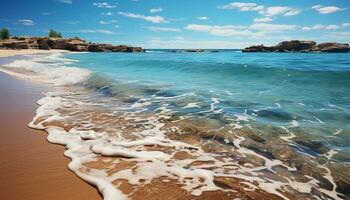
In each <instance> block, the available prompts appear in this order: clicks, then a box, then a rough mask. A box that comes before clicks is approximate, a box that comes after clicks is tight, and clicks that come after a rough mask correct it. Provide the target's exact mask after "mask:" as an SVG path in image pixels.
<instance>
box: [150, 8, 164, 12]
mask: <svg viewBox="0 0 350 200" xmlns="http://www.w3.org/2000/svg"><path fill="white" fill-rule="evenodd" d="M162 11H163V8H161V7H159V8H152V9H150V10H149V12H150V13H157V12H162Z"/></svg>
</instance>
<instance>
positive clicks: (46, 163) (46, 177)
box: [0, 51, 101, 200]
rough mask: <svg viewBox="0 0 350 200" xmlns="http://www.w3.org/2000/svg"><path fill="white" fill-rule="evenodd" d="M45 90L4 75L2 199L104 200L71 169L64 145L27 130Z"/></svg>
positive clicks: (0, 77)
mask: <svg viewBox="0 0 350 200" xmlns="http://www.w3.org/2000/svg"><path fill="white" fill-rule="evenodd" d="M20 52H21V53H22V52H25V54H27V53H28V51H20ZM14 53H17V52H14ZM0 54H1V55H3V54H2V51H1V53H0ZM45 90H47V88H44V87H42V86H39V85H35V84H33V83H28V82H26V81H23V80H18V79H16V78H13V77H11V76H9V75H7V74H4V73H2V72H0V111H1V112H0V113H1V114H0V199H1V200H17V199H26V200H40V199H50V200H56V199H57V200H58V199H65V200H78V199H84V200H96V199H101V196H100V195H99V194H98V192H97V190H96V189H95V188H94V187H92V186H90V185H88V184H87V183H85V182H83V181H82V180H80V179H79V178H78V177H76V176H75V175H74V173H72V172H71V171H69V170H68V169H67V165H68V162H69V159H68V158H65V157H64V156H63V151H64V147H63V146H59V145H53V144H49V143H48V142H47V141H46V136H47V135H46V133H45V132H43V131H36V130H32V129H30V128H28V127H27V124H28V122H29V121H31V120H32V117H33V115H34V112H35V109H36V107H37V106H36V101H37V100H38V99H39V98H40V96H41V93H42V92H43V91H45Z"/></svg>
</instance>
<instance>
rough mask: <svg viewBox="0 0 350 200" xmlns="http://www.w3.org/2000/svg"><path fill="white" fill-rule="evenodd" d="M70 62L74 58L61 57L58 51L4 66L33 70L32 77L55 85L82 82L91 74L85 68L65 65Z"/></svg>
mask: <svg viewBox="0 0 350 200" xmlns="http://www.w3.org/2000/svg"><path fill="white" fill-rule="evenodd" d="M50 62H52V63H50ZM72 62H74V60H71V59H67V58H63V57H62V54H60V53H54V54H51V55H48V56H45V57H35V58H32V59H29V60H15V61H13V62H12V63H9V64H7V65H5V67H8V68H21V69H25V70H27V71H30V72H34V75H35V76H33V77H32V78H33V79H35V80H38V81H43V82H46V83H51V84H53V85H55V86H66V85H74V84H77V83H80V82H83V81H85V80H86V79H87V78H88V77H89V76H90V74H91V72H90V71H89V70H86V69H82V68H78V67H70V66H66V64H71V63H72Z"/></svg>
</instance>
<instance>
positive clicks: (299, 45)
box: [242, 40, 350, 53]
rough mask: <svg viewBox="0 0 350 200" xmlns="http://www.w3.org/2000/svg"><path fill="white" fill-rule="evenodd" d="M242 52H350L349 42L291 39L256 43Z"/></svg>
mask: <svg viewBox="0 0 350 200" xmlns="http://www.w3.org/2000/svg"><path fill="white" fill-rule="evenodd" d="M242 52H302V53H309V52H327V53H347V52H350V46H349V44H341V43H336V42H325V43H320V44H317V43H316V42H315V41H303V40H291V41H283V42H280V43H278V44H277V45H275V46H264V45H263V44H261V45H254V46H250V47H247V48H244V49H242Z"/></svg>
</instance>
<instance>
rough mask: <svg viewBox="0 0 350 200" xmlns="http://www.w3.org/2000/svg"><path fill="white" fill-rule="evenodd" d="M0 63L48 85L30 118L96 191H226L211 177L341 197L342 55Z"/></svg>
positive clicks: (149, 55)
mask: <svg viewBox="0 0 350 200" xmlns="http://www.w3.org/2000/svg"><path fill="white" fill-rule="evenodd" d="M6 66H7V68H6V69H12V68H14V67H15V68H24V69H26V70H28V71H31V72H34V73H35V76H33V74H30V76H29V78H33V79H36V80H40V81H44V82H46V83H49V84H53V85H55V86H57V91H56V92H54V93H48V94H47V95H46V97H44V98H43V99H41V100H40V101H39V104H40V105H41V107H40V108H39V109H38V111H37V115H36V118H34V120H33V122H32V123H31V124H30V125H31V126H32V127H33V128H41V129H46V130H47V131H48V132H49V141H51V142H54V143H62V144H65V145H67V147H68V149H69V150H68V151H67V152H66V155H68V156H69V157H71V158H72V159H73V164H71V165H70V169H71V170H73V171H74V172H75V173H77V175H78V176H80V177H81V178H83V179H84V180H86V181H88V182H91V183H93V184H96V185H98V187H101V188H104V189H102V191H101V188H99V189H100V191H101V193H102V194H103V195H104V197H105V198H106V199H109V198H114V197H116V196H117V197H118V198H136V197H135V196H137V194H138V193H137V191H138V190H137V188H136V189H135V188H134V190H132V192H129V193H127V192H125V191H123V189H121V188H122V187H121V185H120V184H121V183H119V182H118V184H116V181H118V180H127V182H128V184H131V185H132V186H137V185H147V184H152V183H153V182H152V181H154V180H156V179H158V178H161V177H167V178H169V179H170V180H175V181H177V182H179V183H180V184H181V185H182V189H185V190H186V191H188V192H190V193H191V194H192V195H195V196H201V195H203V194H204V195H205V192H208V191H216V190H222V192H231V193H232V195H237V194H238V193H239V192H237V191H235V192H236V193H234V190H237V189H238V188H234V187H233V186H231V188H230V187H228V186H226V187H222V182H220V181H219V180H217V179H218V178H222V177H225V178H230V179H232V180H230V181H231V182H237V181H238V180H237V179H239V180H243V182H245V183H246V184H247V185H248V186H249V187H248V189H247V191H250V190H251V192H255V193H258V194H259V195H265V194H263V193H261V194H260V193H259V192H258V191H259V189H260V190H261V191H264V192H266V193H269V194H272V195H274V196H275V197H276V199H278V198H283V199H300V198H303V199H344V198H345V196H347V195H349V194H350V191H349V186H350V180H349V178H346V176H348V175H350V172H349V164H350V104H349V102H350V95H349V94H350V79H349V77H350V56H349V54H321V53H320V54H301V53H241V52H237V51H221V52H219V53H209V52H208V53H169V52H166V51H150V52H146V53H140V54H123V53H81V54H65V55H64V57H63V55H62V54H53V55H50V56H47V57H45V58H42V57H37V58H35V59H34V60H20V61H14V62H12V63H10V64H7V65H6ZM178 152H185V153H183V154H185V155H186V156H184V157H183V155H182V157H181V156H180V158H181V159H180V158H179V155H178V154H177V153H178ZM101 156H103V158H101ZM106 157H107V158H106ZM104 159H105V160H104ZM91 162H95V164H91ZM122 162H123V163H128V164H127V166H128V167H126V169H125V170H121V169H120V170H116V168H118V165H120V163H122ZM198 162H200V163H201V164H198ZM96 163H97V164H96ZM101 163H108V164H107V166H106V165H104V164H101ZM131 169H132V170H131ZM339 169H341V170H340V171H339ZM113 170H115V173H110V171H113ZM128 170H129V171H128ZM130 170H131V171H130ZM344 176H345V177H344ZM189 177H190V178H191V179H189ZM348 177H350V176H348ZM233 179H234V180H233ZM170 180H168V179H167V180H162V181H164V182H169V181H170ZM247 181H248V182H249V183H250V184H248V183H247ZM218 182H219V183H221V184H219V183H218ZM232 187H233V188H232ZM258 188H259V189H258ZM117 189H119V190H117ZM203 192H204V193H203ZM237 197H238V196H237ZM239 197H240V198H241V196H239ZM270 198H272V197H270ZM204 199H205V198H204ZM242 199H244V198H242Z"/></svg>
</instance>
